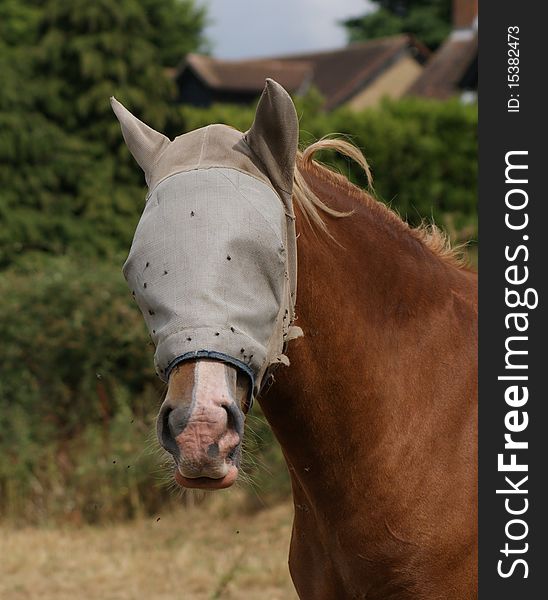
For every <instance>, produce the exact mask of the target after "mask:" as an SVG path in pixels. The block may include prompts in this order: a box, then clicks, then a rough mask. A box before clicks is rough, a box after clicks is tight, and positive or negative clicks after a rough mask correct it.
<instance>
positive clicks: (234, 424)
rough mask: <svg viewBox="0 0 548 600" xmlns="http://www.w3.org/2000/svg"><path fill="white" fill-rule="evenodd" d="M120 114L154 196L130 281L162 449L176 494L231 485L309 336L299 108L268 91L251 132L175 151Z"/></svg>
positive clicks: (201, 138) (189, 143) (275, 89)
mask: <svg viewBox="0 0 548 600" xmlns="http://www.w3.org/2000/svg"><path fill="white" fill-rule="evenodd" d="M111 103H112V107H113V110H114V112H115V114H116V116H117V118H118V120H119V122H120V125H121V128H122V133H123V136H124V139H125V141H126V143H127V145H128V147H129V150H130V152H131V153H132V155H133V157H134V158H135V159H136V161H137V162H138V163H139V165H140V166H141V167H142V169H143V171H144V173H145V179H146V182H147V184H148V187H149V193H148V195H147V199H146V205H145V208H144V211H143V214H142V216H141V219H140V221H139V224H138V226H137V229H136V231H135V236H134V239H133V243H132V246H131V250H130V252H129V255H128V258H127V260H126V262H125V264H124V267H123V272H124V275H125V277H126V279H127V281H128V284H129V286H130V288H131V290H132V293H133V296H134V297H135V299H136V301H137V304H138V305H139V308H140V309H141V312H142V313H143V316H144V319H145V322H146V325H147V327H148V329H149V332H150V335H151V337H152V340H153V342H154V344H155V346H156V352H155V366H156V371H157V373H158V375H159V377H160V378H161V379H163V380H164V381H165V382H167V384H168V389H167V395H166V398H165V401H164V402H163V404H162V406H161V408H160V413H159V415H158V421H157V431H158V438H159V441H160V443H161V445H162V446H163V447H164V448H165V449H166V450H167V451H168V452H170V453H171V455H172V456H173V458H174V460H175V464H176V471H175V479H176V481H177V482H178V483H179V484H180V485H182V486H184V487H200V488H209V489H218V488H224V487H228V486H230V485H231V484H232V483H233V482H234V481H235V479H236V477H237V474H238V468H239V462H240V451H241V443H242V437H243V429H244V421H245V414H246V413H247V410H248V409H249V407H250V406H251V403H252V400H253V398H254V397H255V396H256V395H257V394H258V393H259V391H260V389H261V386H262V385H263V383H264V382H265V381H266V380H267V378H268V377H269V374H270V372H271V370H272V369H273V368H274V367H275V366H276V365H278V364H280V363H284V364H288V360H287V358H286V356H285V355H284V349H285V345H286V344H287V342H288V341H289V340H290V339H292V338H293V337H296V336H298V335H299V334H300V333H301V332H300V330H299V329H298V328H296V327H294V326H293V325H292V324H293V320H294V318H295V295H296V236H295V222H294V221H295V217H294V212H293V204H292V187H293V177H294V168H295V159H296V152H297V144H298V120H297V115H296V112H295V108H294V106H293V103H292V101H291V98H290V97H289V95H288V94H287V92H286V91H285V90H284V89H283V88H282V87H281V86H280V85H278V84H277V83H275V82H274V81H272V80H267V82H266V85H265V88H264V91H263V94H262V96H261V98H260V100H259V104H258V106H257V111H256V114H255V119H254V122H253V124H252V126H251V128H250V129H249V130H248V131H247V132H246V133H243V134H242V133H241V132H239V131H237V130H235V129H233V128H231V127H228V126H226V125H210V126H208V127H204V128H201V129H197V130H195V131H192V132H190V133H187V134H184V135H181V136H179V137H177V138H175V139H174V140H172V141H170V140H169V139H168V138H167V137H166V136H164V135H163V134H161V133H159V132H157V131H155V130H154V129H152V128H150V127H149V126H148V125H146V124H145V123H143V122H142V121H140V120H139V119H137V118H136V117H135V116H133V115H132V114H131V113H130V112H129V111H128V110H127V109H125V108H124V107H123V106H122V105H121V104H120V103H119V102H118V101H117V100H115V99H114V98H112V99H111Z"/></svg>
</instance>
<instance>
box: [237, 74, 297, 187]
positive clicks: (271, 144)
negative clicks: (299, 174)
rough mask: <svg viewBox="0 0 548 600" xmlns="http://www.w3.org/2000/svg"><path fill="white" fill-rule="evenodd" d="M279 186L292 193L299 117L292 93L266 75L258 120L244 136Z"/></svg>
mask: <svg viewBox="0 0 548 600" xmlns="http://www.w3.org/2000/svg"><path fill="white" fill-rule="evenodd" d="M245 139H246V141H247V143H248V145H249V146H250V147H251V149H252V150H253V152H254V153H255V154H256V155H257V156H258V157H259V159H260V160H261V162H262V164H263V166H264V167H265V169H266V171H267V175H268V177H269V179H270V180H271V181H272V183H273V184H274V186H275V187H276V188H277V189H280V190H281V191H283V192H286V193H288V194H291V192H292V189H293V173H294V170H295V158H296V155H297V145H298V143H299V120H298V118H297V112H296V111H295V106H294V104H293V101H292V100H291V98H290V96H289V94H288V93H287V92H286V91H285V90H284V88H283V87H282V86H281V85H280V84H279V83H276V82H275V81H274V80H273V79H267V80H266V84H265V87H264V90H263V93H262V95H261V98H260V100H259V104H258V105H257V111H256V113H255V120H254V121H253V125H252V126H251V129H250V130H249V131H248V132H247V133H246V137H245Z"/></svg>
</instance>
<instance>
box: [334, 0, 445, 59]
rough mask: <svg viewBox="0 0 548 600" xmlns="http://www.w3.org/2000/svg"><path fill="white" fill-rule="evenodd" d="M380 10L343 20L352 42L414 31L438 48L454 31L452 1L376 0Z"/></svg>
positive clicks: (421, 38) (426, 42)
mask: <svg viewBox="0 0 548 600" xmlns="http://www.w3.org/2000/svg"><path fill="white" fill-rule="evenodd" d="M374 4H376V5H377V9H376V10H375V11H374V12H368V13H367V14H365V15H363V16H361V17H353V18H351V19H347V20H346V21H343V22H342V24H343V25H344V27H346V31H347V35H348V40H349V41H350V42H361V41H365V40H371V39H374V38H379V37H384V36H389V35H396V34H398V33H411V34H413V35H415V36H416V37H417V38H418V39H419V40H421V41H422V42H423V43H424V44H426V46H428V47H429V48H431V49H432V50H435V49H436V48H437V47H438V46H439V45H440V44H441V43H442V42H443V41H444V40H445V38H446V37H447V36H448V35H449V32H450V31H451V0H374Z"/></svg>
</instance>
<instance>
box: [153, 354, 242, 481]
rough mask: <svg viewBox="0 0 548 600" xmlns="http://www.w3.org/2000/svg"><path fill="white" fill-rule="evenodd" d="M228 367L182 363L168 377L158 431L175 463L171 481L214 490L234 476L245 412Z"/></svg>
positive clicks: (237, 463) (205, 362)
mask: <svg viewBox="0 0 548 600" xmlns="http://www.w3.org/2000/svg"><path fill="white" fill-rule="evenodd" d="M233 370H234V371H235V369H234V367H232V366H229V365H225V364H223V363H220V362H215V361H207V360H204V361H196V362H195V363H190V364H185V365H182V368H180V369H178V370H177V372H175V373H174V374H173V375H172V377H170V386H169V388H168V394H167V397H166V400H165V401H164V403H163V404H162V407H161V409H160V413H159V415H158V422H157V431H158V439H159V441H160V444H161V445H162V446H163V447H164V448H165V449H166V450H167V451H168V452H169V453H170V454H171V455H172V456H173V459H174V461H175V465H176V472H175V480H176V482H177V483H178V484H179V485H181V486H183V487H188V488H202V489H219V488H225V487H229V486H230V485H232V484H233V483H234V481H235V480H236V477H237V475H238V469H239V465H240V455H241V443H242V439H243V432H244V415H243V412H242V409H241V408H240V406H239V405H238V404H237V402H236V401H235V399H234V397H235V391H236V390H235V389H234V388H235V386H236V380H237V378H236V376H235V374H233V373H232V371H233ZM231 375H233V377H230V376H231Z"/></svg>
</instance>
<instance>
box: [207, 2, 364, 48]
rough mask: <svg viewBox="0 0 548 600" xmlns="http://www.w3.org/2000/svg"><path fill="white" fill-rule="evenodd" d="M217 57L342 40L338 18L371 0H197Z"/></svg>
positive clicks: (359, 12) (325, 45)
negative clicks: (203, 10)
mask: <svg viewBox="0 0 548 600" xmlns="http://www.w3.org/2000/svg"><path fill="white" fill-rule="evenodd" d="M199 3H200V4H202V5H204V4H205V5H207V6H209V19H210V22H211V24H210V25H209V26H208V28H207V29H206V34H207V36H208V38H209V40H210V41H211V45H212V53H213V56H216V57H217V58H252V57H261V56H276V55H281V54H293V53H299V52H307V51H310V50H327V49H330V48H337V47H340V46H343V45H345V43H346V36H345V30H344V28H343V27H341V26H339V25H337V21H340V20H343V19H345V18H348V17H354V16H358V15H363V14H364V13H365V12H366V11H367V10H368V9H369V8H370V7H371V2H370V1H369V0H199Z"/></svg>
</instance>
